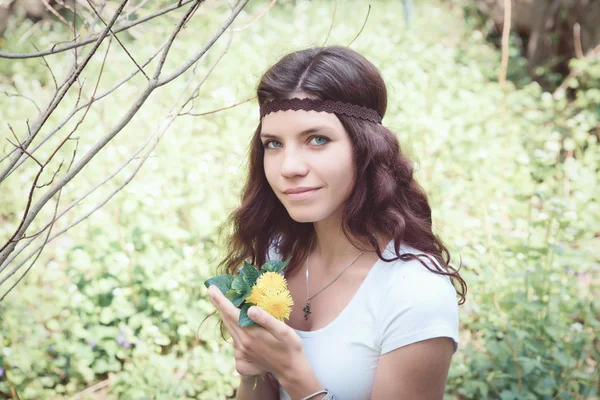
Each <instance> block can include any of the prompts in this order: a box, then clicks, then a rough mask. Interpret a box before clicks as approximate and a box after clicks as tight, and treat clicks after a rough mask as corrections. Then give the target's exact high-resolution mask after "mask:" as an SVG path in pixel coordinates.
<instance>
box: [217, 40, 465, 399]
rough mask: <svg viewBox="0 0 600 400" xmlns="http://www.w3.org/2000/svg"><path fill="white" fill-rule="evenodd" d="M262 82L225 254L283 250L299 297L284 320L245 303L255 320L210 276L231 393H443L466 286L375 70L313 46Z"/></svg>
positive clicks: (354, 57)
mask: <svg viewBox="0 0 600 400" xmlns="http://www.w3.org/2000/svg"><path fill="white" fill-rule="evenodd" d="M257 93H258V102H259V105H260V116H261V119H260V122H259V124H258V127H257V129H256V131H255V132H254V136H253V138H252V140H251V145H250V163H249V174H248V178H247V181H246V184H245V187H244V188H243V192H242V204H241V206H240V207H239V208H238V209H237V210H236V211H235V212H234V213H233V214H232V215H231V218H230V220H229V222H230V223H231V225H232V227H233V231H232V235H231V237H230V239H229V242H228V256H227V257H226V259H225V260H224V261H223V263H222V264H221V268H222V269H223V270H224V271H223V272H224V273H230V274H234V273H235V271H236V270H237V269H238V268H239V266H240V265H241V264H242V263H243V261H244V260H249V261H250V262H252V263H253V264H254V265H257V266H261V265H263V264H264V263H265V262H266V261H267V260H268V259H275V258H277V259H281V260H287V259H288V258H290V259H291V261H290V262H289V264H288V266H287V267H286V269H285V275H284V276H285V278H286V280H287V283H288V288H289V290H290V293H291V295H292V299H293V301H294V307H293V310H292V312H291V314H290V318H289V320H286V321H285V323H284V322H281V321H279V320H277V319H275V318H274V317H272V316H270V315H269V314H268V313H267V312H265V311H264V310H261V309H259V308H258V307H252V308H251V309H250V311H249V316H250V318H252V319H253V320H254V321H256V322H257V324H258V325H257V326H252V327H246V328H242V327H239V326H237V320H238V317H239V310H238V309H237V308H236V307H234V306H233V304H231V302H229V300H227V299H226V298H225V297H224V296H223V295H222V294H221V293H220V291H219V290H218V289H217V290H213V289H216V288H214V287H211V288H209V289H210V290H209V293H210V295H211V298H212V299H213V303H214V304H215V306H216V308H217V310H218V311H219V312H220V315H221V319H222V322H223V324H224V326H225V327H226V329H227V330H228V332H229V334H230V335H231V336H232V339H233V345H234V347H235V359H236V370H237V371H238V373H239V374H240V376H241V383H240V387H239V389H238V391H237V399H261V400H263V399H290V398H291V399H293V400H297V399H298V400H299V399H332V398H335V399H338V400H366V399H374V400H383V399H386V400H387V399H402V400H417V399H418V400H439V399H442V397H443V393H444V388H445V384H446V379H447V375H448V370H449V368H450V361H451V358H452V355H453V354H454V353H455V352H456V350H457V348H458V306H459V305H462V304H463V303H464V300H465V295H466V290H467V286H466V283H465V281H464V280H463V279H462V278H461V277H460V275H459V273H458V271H457V270H456V269H454V268H453V267H451V266H450V254H449V252H448V250H447V248H446V247H445V246H444V244H443V243H442V242H441V240H440V239H439V238H438V237H436V235H434V233H433V232H432V220H431V209H430V206H429V203H428V201H427V196H426V195H425V193H424V192H423V190H422V188H421V187H420V186H419V184H418V183H417V182H416V181H415V179H414V176H413V164H412V162H411V161H410V160H409V159H407V158H406V156H404V155H403V154H402V153H401V150H400V146H399V143H398V140H397V138H396V136H395V135H394V134H393V133H392V132H391V131H390V130H388V129H387V128H386V127H385V126H384V125H383V124H382V118H383V117H384V115H385V111H386V106H387V91H386V86H385V83H384V81H383V79H382V76H381V74H380V72H379V71H378V69H377V68H376V67H375V66H373V64H371V63H370V62H369V61H368V60H366V59H365V58H364V57H363V56H361V55H360V54H358V53H357V52H355V51H353V50H351V49H348V48H345V47H340V46H329V47H321V48H311V49H307V50H302V51H297V52H294V53H291V54H288V55H286V56H285V57H283V58H282V59H281V60H280V61H279V62H277V63H276V64H275V65H274V66H272V67H271V68H270V69H269V70H268V71H267V72H266V73H265V74H264V76H263V77H262V79H261V80H260V83H259V86H258V89H257ZM451 279H454V280H455V281H457V282H458V283H459V286H460V290H459V291H458V294H459V295H460V301H457V290H456V289H455V286H454V285H453V283H452V280H451ZM253 312H256V315H253V314H252V313H253ZM222 328H223V326H222ZM265 374H266V375H267V377H268V378H269V379H268V380H261V379H259V380H258V384H257V387H256V389H255V390H253V385H254V382H255V379H254V378H255V377H256V376H259V375H265Z"/></svg>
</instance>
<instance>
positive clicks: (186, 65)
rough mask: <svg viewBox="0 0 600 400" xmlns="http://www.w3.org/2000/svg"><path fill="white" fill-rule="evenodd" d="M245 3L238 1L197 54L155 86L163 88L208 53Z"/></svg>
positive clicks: (245, 1) (245, 0) (241, 0)
mask: <svg viewBox="0 0 600 400" xmlns="http://www.w3.org/2000/svg"><path fill="white" fill-rule="evenodd" d="M247 3H248V0H240V1H239V3H238V4H237V6H236V7H235V9H234V10H233V12H232V13H231V14H230V15H229V18H227V20H226V21H225V23H224V24H223V25H222V26H221V28H220V29H219V31H218V32H217V33H216V34H215V35H214V36H213V37H212V38H211V39H210V40H209V41H208V42H207V43H206V44H205V45H204V47H203V48H202V49H201V50H200V51H199V52H198V54H196V55H195V56H194V57H192V58H191V59H189V60H188V61H186V62H185V64H184V65H183V66H181V67H180V68H179V69H177V70H175V72H173V73H171V74H170V75H168V76H166V77H165V78H163V79H161V80H159V81H158V83H157V84H156V85H157V86H163V85H165V84H167V83H169V82H171V81H172V80H173V79H175V78H177V77H178V76H180V75H181V74H183V73H184V72H185V71H187V70H188V69H189V68H190V67H191V66H192V65H194V63H195V62H196V61H198V60H199V59H200V57H202V56H203V55H204V53H206V52H207V51H208V49H210V48H211V46H212V45H213V44H214V43H215V42H216V41H217V39H219V38H220V37H221V35H222V34H223V32H225V31H226V30H227V29H228V28H229V26H230V25H231V23H232V22H233V21H234V20H235V18H236V17H237V16H238V14H239V13H240V12H241V11H242V9H243V8H244V6H245V5H246V4H247Z"/></svg>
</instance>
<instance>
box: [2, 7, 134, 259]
mask: <svg viewBox="0 0 600 400" xmlns="http://www.w3.org/2000/svg"><path fill="white" fill-rule="evenodd" d="M128 1H129V0H122V1H121V4H120V6H119V8H117V11H116V12H115V14H114V15H113V18H112V20H111V21H110V23H109V25H108V26H107V27H106V29H104V31H103V32H102V34H101V35H100V37H99V38H98V39H97V40H96V43H95V44H94V47H93V48H92V49H91V50H90V52H89V53H88V55H87V56H86V58H85V60H84V61H83V62H82V63H81V65H79V66H78V67H77V69H76V70H75V72H74V73H73V74H71V75H70V77H69V78H68V79H67V80H66V81H65V86H64V88H63V89H62V92H61V93H60V94H59V95H58V96H55V99H53V101H52V102H51V104H50V105H49V106H48V108H47V110H46V111H45V112H44V114H43V115H42V116H41V117H40V118H39V119H38V120H37V121H36V124H35V126H34V128H33V130H32V131H31V133H30V135H29V136H28V137H27V139H26V140H25V141H24V143H23V146H24V148H27V147H28V146H29V144H30V143H31V141H33V139H34V138H35V136H36V135H37V133H38V132H39V131H40V129H41V128H42V126H43V125H44V123H46V121H47V120H48V118H49V117H50V115H51V114H52V112H53V111H54V110H55V109H56V107H58V104H59V103H60V102H61V101H62V99H63V98H64V96H65V95H66V93H67V91H68V90H69V89H70V88H71V86H72V85H73V83H74V82H75V81H76V80H77V78H78V77H79V74H81V71H83V69H84V68H85V67H86V65H87V64H88V62H89V61H90V59H91V58H92V56H93V55H94V53H95V52H96V50H97V49H98V47H100V44H101V43H102V41H103V40H104V38H105V37H106V36H107V35H108V32H109V30H110V28H111V27H112V26H113V24H114V23H115V22H116V20H117V17H118V16H119V14H120V13H121V12H122V11H123V8H124V7H125V5H126V4H127V2H128ZM21 155H22V154H18V155H16V156H13V158H12V160H11V161H10V162H9V163H8V165H7V167H6V168H4V170H3V171H2V172H0V183H2V181H4V179H5V178H6V176H7V175H8V174H9V172H10V171H11V170H12V167H13V166H14V165H15V164H16V162H17V161H18V159H19V158H20V157H21ZM1 251H2V249H0V252H1ZM0 258H1V257H0Z"/></svg>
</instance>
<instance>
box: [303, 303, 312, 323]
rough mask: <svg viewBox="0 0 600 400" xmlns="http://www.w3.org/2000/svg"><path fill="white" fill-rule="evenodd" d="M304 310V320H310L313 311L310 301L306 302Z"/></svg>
mask: <svg viewBox="0 0 600 400" xmlns="http://www.w3.org/2000/svg"><path fill="white" fill-rule="evenodd" d="M302 310H304V320H305V321H308V314H312V311H310V301H309V302H307V303H306V306H304V308H303V309H302Z"/></svg>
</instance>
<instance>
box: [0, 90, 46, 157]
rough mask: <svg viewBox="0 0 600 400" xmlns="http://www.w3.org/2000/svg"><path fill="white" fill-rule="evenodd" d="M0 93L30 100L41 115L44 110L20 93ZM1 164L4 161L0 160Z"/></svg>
mask: <svg viewBox="0 0 600 400" xmlns="http://www.w3.org/2000/svg"><path fill="white" fill-rule="evenodd" d="M0 93H4V94H5V95H6V97H22V98H24V99H25V100H29V101H30V102H32V103H33V105H34V106H35V108H36V109H37V110H38V112H39V113H40V114H41V113H42V110H41V109H40V106H38V104H37V103H36V102H35V100H33V99H32V98H31V97H27V96H25V95H22V94H20V93H8V92H6V91H2V92H0ZM0 162H2V160H0Z"/></svg>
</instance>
